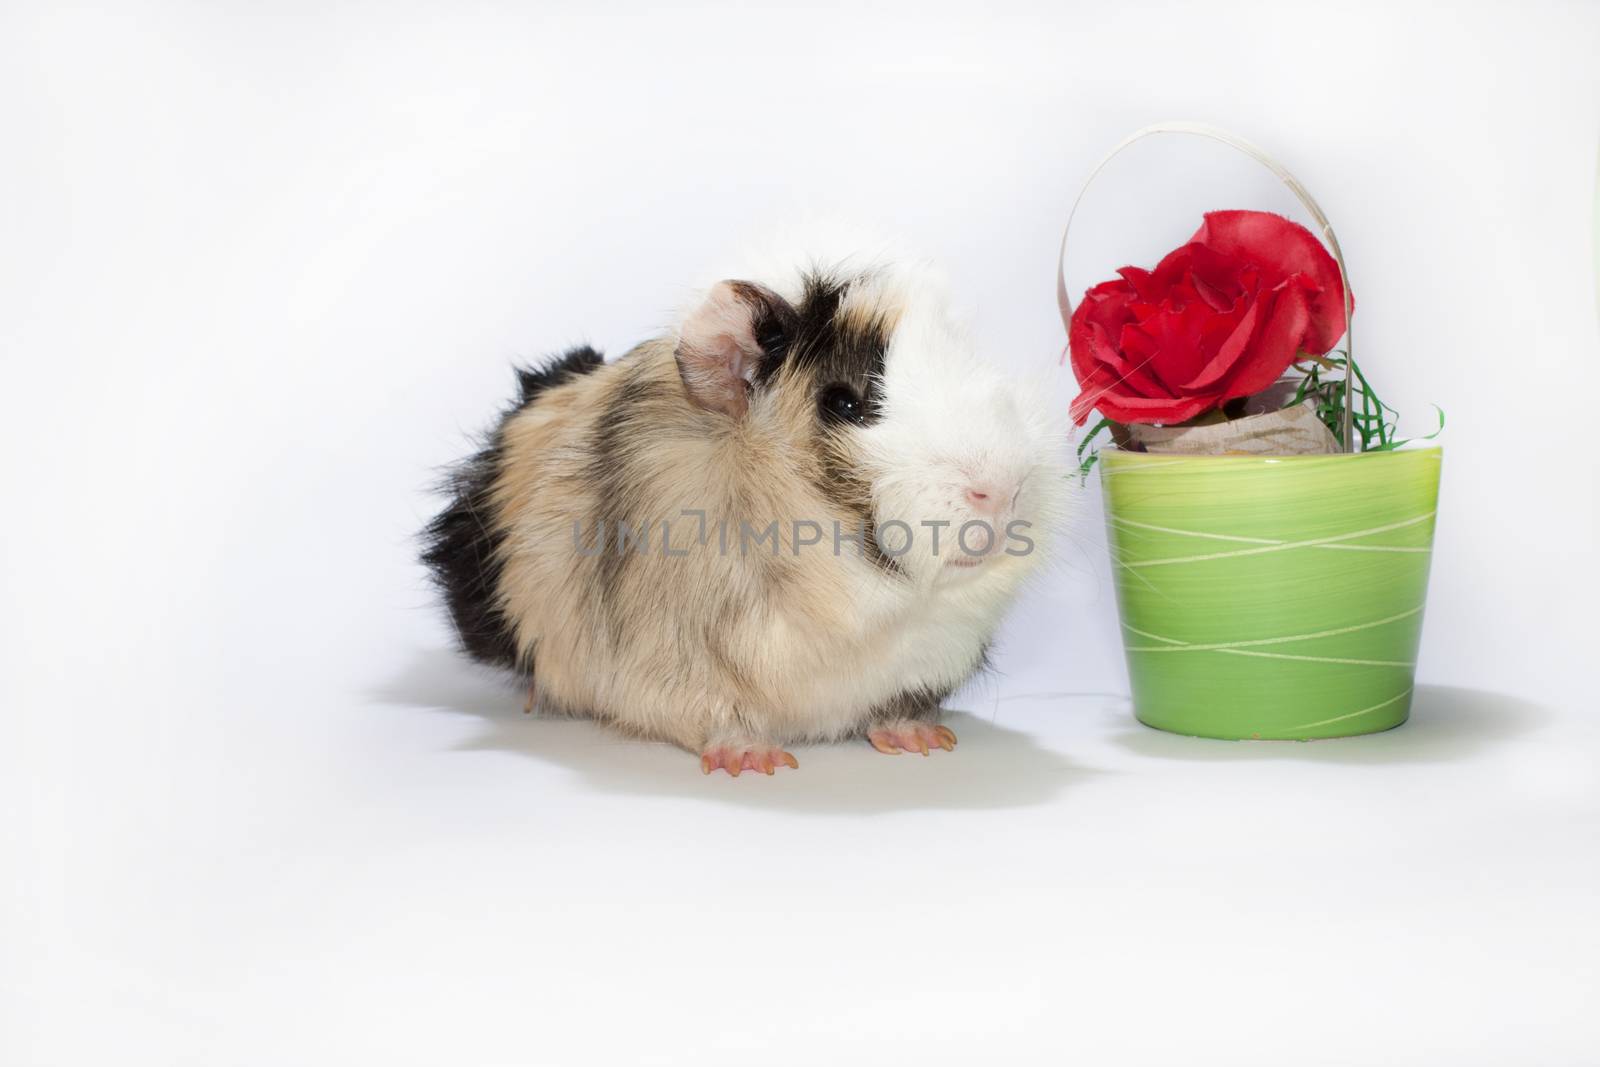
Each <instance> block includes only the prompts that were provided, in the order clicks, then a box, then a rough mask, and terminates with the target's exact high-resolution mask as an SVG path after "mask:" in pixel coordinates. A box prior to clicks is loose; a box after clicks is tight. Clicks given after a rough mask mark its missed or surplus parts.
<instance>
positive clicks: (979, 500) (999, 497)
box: [967, 485, 1010, 515]
mask: <svg viewBox="0 0 1600 1067" xmlns="http://www.w3.org/2000/svg"><path fill="white" fill-rule="evenodd" d="M1009 502H1010V494H1008V493H1002V492H1000V491H999V490H998V489H996V488H995V487H994V486H992V485H969V486H967V504H968V506H969V507H971V508H972V510H973V511H977V512H981V513H982V514H985V515H993V514H995V513H996V512H998V511H999V510H1000V509H1001V508H1003V507H1005V506H1006V504H1008V503H1009Z"/></svg>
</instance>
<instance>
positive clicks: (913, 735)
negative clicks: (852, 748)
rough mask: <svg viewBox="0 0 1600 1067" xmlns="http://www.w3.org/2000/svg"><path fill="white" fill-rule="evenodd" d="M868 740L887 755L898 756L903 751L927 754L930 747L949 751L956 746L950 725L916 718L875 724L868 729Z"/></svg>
mask: <svg viewBox="0 0 1600 1067" xmlns="http://www.w3.org/2000/svg"><path fill="white" fill-rule="evenodd" d="M867 740H868V741H869V742H870V743H871V744H872V747H873V748H875V749H877V750H878V751H879V752H882V753H883V754H884V755H885V756H898V755H900V753H901V752H920V753H922V754H923V755H924V756H926V755H927V754H928V749H930V748H942V749H944V750H945V751H946V752H949V751H950V750H951V749H953V748H955V747H956V735H955V731H953V730H951V729H950V727H948V726H939V725H938V724H936V723H931V722H919V721H917V720H916V719H896V720H894V721H893V722H886V723H882V724H881V725H878V726H874V727H873V728H872V729H870V730H868V731H867Z"/></svg>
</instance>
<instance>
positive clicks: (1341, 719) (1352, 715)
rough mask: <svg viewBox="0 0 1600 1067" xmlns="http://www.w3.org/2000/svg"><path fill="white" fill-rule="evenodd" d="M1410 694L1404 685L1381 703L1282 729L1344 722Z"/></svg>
mask: <svg viewBox="0 0 1600 1067" xmlns="http://www.w3.org/2000/svg"><path fill="white" fill-rule="evenodd" d="M1410 695H1411V686H1409V685H1408V686H1406V687H1405V689H1404V690H1402V691H1401V692H1399V693H1396V694H1395V695H1394V696H1392V697H1390V698H1389V699H1388V700H1385V701H1383V702H1382V703H1381V704H1374V705H1372V707H1370V708H1362V709H1361V710H1360V711H1352V712H1349V713H1347V714H1344V715H1335V716H1334V717H1333V718H1331V719H1318V720H1317V721H1316V722H1303V723H1300V724H1299V725H1298V726H1285V727H1284V729H1285V730H1310V729H1313V728H1315V727H1318V726H1328V725H1330V724H1332V723H1336V722H1344V721H1345V720H1346V719H1354V718H1355V717H1356V716H1358V715H1366V714H1368V713H1370V712H1374V711H1382V710H1383V709H1384V708H1386V707H1388V706H1389V705H1390V704H1393V703H1395V702H1396V701H1399V700H1404V699H1405V698H1406V697H1408V696H1410Z"/></svg>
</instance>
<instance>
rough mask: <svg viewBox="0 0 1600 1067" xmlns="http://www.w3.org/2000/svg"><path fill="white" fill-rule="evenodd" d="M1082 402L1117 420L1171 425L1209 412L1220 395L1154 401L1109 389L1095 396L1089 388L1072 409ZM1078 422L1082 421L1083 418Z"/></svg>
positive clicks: (1075, 408) (1075, 409) (1215, 404)
mask: <svg viewBox="0 0 1600 1067" xmlns="http://www.w3.org/2000/svg"><path fill="white" fill-rule="evenodd" d="M1083 402H1087V404H1088V406H1089V407H1094V408H1098V409H1099V410H1100V414H1102V415H1104V416H1105V417H1106V418H1108V419H1113V420H1115V421H1117V422H1159V423H1161V424H1163V425H1165V426H1172V425H1174V424H1176V423H1180V422H1187V421H1189V420H1190V419H1192V418H1194V417H1195V416H1196V415H1201V414H1204V413H1205V412H1207V411H1210V410H1211V409H1212V408H1214V407H1216V406H1217V403H1218V398H1217V397H1215V396H1191V397H1182V398H1180V399H1177V400H1151V399H1148V398H1146V397H1138V396H1116V395H1113V394H1112V393H1110V392H1106V393H1103V394H1101V395H1099V396H1095V395H1093V394H1092V393H1091V392H1090V391H1087V390H1086V391H1085V393H1084V395H1083V396H1080V397H1078V399H1077V400H1075V401H1073V410H1074V411H1077V410H1078V405H1079V404H1080V403H1083ZM1085 411H1087V408H1086V409H1085ZM1077 421H1078V422H1079V423H1080V424H1081V423H1082V422H1083V419H1081V418H1079V419H1077Z"/></svg>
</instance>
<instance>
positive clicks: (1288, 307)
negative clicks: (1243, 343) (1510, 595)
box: [1222, 277, 1316, 401]
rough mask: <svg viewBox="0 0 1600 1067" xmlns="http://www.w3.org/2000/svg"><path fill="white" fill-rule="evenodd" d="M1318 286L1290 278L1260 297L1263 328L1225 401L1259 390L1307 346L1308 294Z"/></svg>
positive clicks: (1240, 364)
mask: <svg viewBox="0 0 1600 1067" xmlns="http://www.w3.org/2000/svg"><path fill="white" fill-rule="evenodd" d="M1315 292H1316V290H1314V289H1312V288H1310V286H1309V285H1308V284H1307V283H1306V282H1304V281H1303V280H1302V279H1300V278H1298V277H1293V278H1290V279H1289V280H1288V281H1285V282H1284V283H1283V284H1282V285H1280V286H1278V288H1277V289H1275V290H1273V291H1272V292H1271V293H1264V294H1262V297H1261V303H1260V304H1258V305H1257V306H1258V307H1261V318H1262V322H1261V328H1260V329H1259V330H1258V331H1256V335H1255V337H1254V339H1252V341H1251V342H1250V344H1249V346H1248V347H1247V348H1246V351H1245V355H1244V356H1243V357H1242V358H1241V359H1240V360H1239V362H1238V365H1237V370H1236V372H1235V373H1234V375H1233V376H1232V377H1231V378H1229V379H1228V382H1227V386H1226V388H1224V389H1223V391H1222V399H1223V400H1224V401H1227V400H1232V399H1233V398H1234V397H1237V396H1250V395H1251V394H1253V393H1259V392H1261V390H1263V389H1265V388H1266V387H1267V386H1269V385H1271V384H1272V383H1273V382H1275V381H1277V380H1278V378H1279V377H1281V376H1282V375H1283V372H1284V371H1285V370H1287V369H1288V368H1289V364H1291V363H1293V362H1294V359H1295V356H1297V355H1298V354H1299V353H1300V352H1301V351H1302V350H1303V349H1304V348H1305V336H1306V330H1307V328H1308V327H1309V325H1310V322H1311V307H1310V302H1309V299H1308V297H1310V296H1312V295H1314V294H1315Z"/></svg>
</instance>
